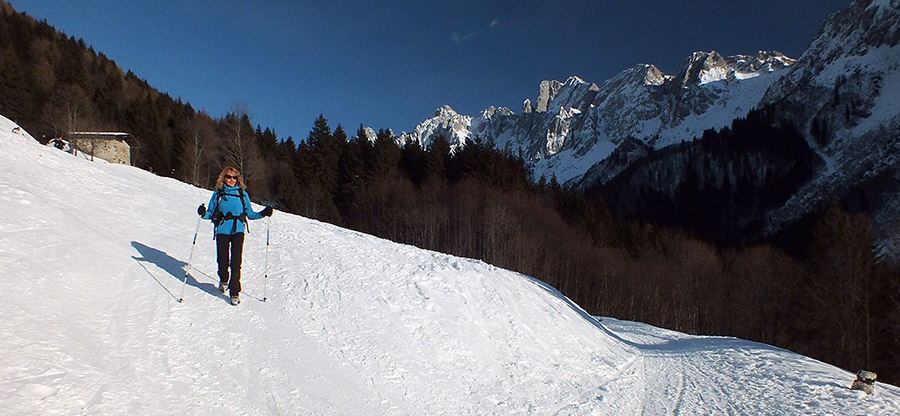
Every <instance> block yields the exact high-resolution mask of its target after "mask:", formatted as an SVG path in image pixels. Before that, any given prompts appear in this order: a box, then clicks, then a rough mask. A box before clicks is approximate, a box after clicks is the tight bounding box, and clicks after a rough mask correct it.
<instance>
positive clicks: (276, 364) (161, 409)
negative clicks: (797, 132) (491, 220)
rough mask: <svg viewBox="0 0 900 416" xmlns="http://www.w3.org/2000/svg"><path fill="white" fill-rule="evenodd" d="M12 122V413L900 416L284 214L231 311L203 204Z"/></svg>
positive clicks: (723, 345) (547, 290) (198, 197)
mask: <svg viewBox="0 0 900 416" xmlns="http://www.w3.org/2000/svg"><path fill="white" fill-rule="evenodd" d="M13 126H14V125H13V124H12V123H11V122H9V121H8V120H6V119H3V118H0V209H2V211H3V213H4V215H2V216H0V229H2V230H3V232H2V233H0V276H2V279H0V290H2V293H4V302H3V303H2V304H0V313H2V314H3V316H4V318H5V319H4V323H3V324H2V325H0V352H2V355H3V356H4V365H3V366H0V409H2V411H0V413H3V414H15V415H73V414H76V415H78V414H84V415H88V414H90V415H95V414H99V415H118V414H191V415H222V414H229V415H231V414H247V415H268V414H291V415H333V414H334V415H351V414H352V415H355V414H379V415H423V414H427V415H434V414H452V415H467V414H478V415H480V414H498V415H509V414H512V415H532V414H540V415H553V414H556V415H585V414H671V415H675V414H785V415H787V414H791V415H793V414H848V413H854V414H855V413H863V414H898V413H900V389H897V388H896V387H894V386H890V385H884V384H878V385H877V387H876V394H875V395H872V396H867V395H865V394H864V393H860V392H854V391H850V390H849V389H848V388H847V387H848V386H849V384H850V382H851V381H852V378H853V374H852V373H850V372H847V371H844V370H841V369H837V368H835V367H833V366H829V365H827V364H824V363H820V362H817V361H815V360H812V359H809V358H806V357H802V356H799V355H796V354H793V353H791V352H788V351H784V350H781V349H778V348H774V347H771V346H767V345H763V344H758V343H753V342H748V341H743V340H738V339H733V338H720V337H692V336H687V335H684V334H680V333H676V332H672V331H667V330H664V329H659V328H654V327H651V326H648V325H644V324H639V323H634V322H627V321H618V320H616V319H613V318H605V319H604V320H603V322H602V323H601V322H598V321H597V320H595V319H594V318H593V317H590V316H589V315H588V314H587V313H586V312H585V311H583V310H582V309H581V308H579V307H578V306H577V305H575V304H574V303H572V302H571V301H570V300H568V299H566V298H565V297H564V296H563V295H562V294H560V293H559V292H558V291H556V289H553V288H552V287H550V286H549V285H547V284H545V283H543V282H540V281H538V280H535V279H532V278H530V277H527V276H523V275H521V274H518V273H513V272H509V271H506V270H502V269H498V268H495V267H493V266H490V265H488V264H485V263H483V262H480V261H476V260H470V259H463V258H458V257H453V256H448V255H444V254H439V253H434V252H430V251H425V250H420V249H417V248H415V247H411V246H407V245H401V244H395V243H390V242H387V241H385V240H381V239H377V238H374V237H371V236H368V235H364V234H361V233H357V232H352V231H348V230H343V229H339V228H337V227H334V226H331V225H328V224H324V223H320V222H317V221H313V220H308V219H305V218H301V217H297V216H293V215H288V214H285V213H282V212H276V214H275V215H274V216H273V217H272V218H271V220H270V221H271V222H269V220H265V219H264V220H260V221H253V222H251V223H250V233H249V234H247V238H246V242H245V246H244V262H243V269H242V272H243V278H242V283H243V287H244V291H243V292H242V303H241V304H240V305H239V306H237V307H233V306H231V305H230V304H229V302H228V299H227V298H226V296H224V295H222V294H220V293H219V292H218V291H217V290H216V286H217V280H218V278H217V276H216V273H215V269H216V265H215V258H214V242H213V240H212V229H211V226H210V225H209V223H208V222H203V223H201V225H200V227H199V232H198V235H197V238H196V244H195V245H194V246H192V245H191V241H192V239H193V235H192V231H194V230H195V229H197V217H196V214H195V211H196V206H197V205H199V203H201V202H206V201H207V200H208V198H209V195H210V191H208V190H203V189H198V188H195V187H192V186H188V185H185V184H182V183H180V182H178V181H175V180H172V179H168V178H162V177H157V176H155V175H152V174H150V173H147V172H144V171H141V170H138V169H135V168H132V167H128V166H120V165H111V164H107V163H105V162H100V161H98V162H93V163H92V162H89V161H86V160H84V159H83V158H77V157H73V156H71V155H69V154H66V153H64V152H61V151H58V150H56V149H52V148H48V147H44V146H41V145H39V144H37V143H36V142H34V141H33V140H32V139H31V138H30V137H27V136H25V135H20V134H11V133H9V132H10V131H11V130H12V128H13ZM249 191H250V194H251V195H252V194H253V191H252V189H250V190H249ZM260 208H261V207H260V206H256V205H254V209H256V210H259V209H260ZM267 229H268V231H269V232H270V235H271V239H270V245H269V268H268V279H265V278H264V277H265V276H266V269H265V262H264V259H265V255H266V231H267ZM192 250H193V254H192ZM188 259H190V261H191V264H190V266H188ZM185 270H187V271H188V275H187V277H186V280H185ZM182 282H185V284H184V285H183V283H182ZM182 289H184V292H183V293H184V302H178V300H179V298H181V294H182ZM264 297H265V298H266V301H265V302H264V301H263V298H264Z"/></svg>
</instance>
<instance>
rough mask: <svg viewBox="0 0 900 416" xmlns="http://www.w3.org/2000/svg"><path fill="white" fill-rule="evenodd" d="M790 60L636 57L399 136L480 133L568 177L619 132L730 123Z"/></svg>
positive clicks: (548, 172)
mask: <svg viewBox="0 0 900 416" xmlns="http://www.w3.org/2000/svg"><path fill="white" fill-rule="evenodd" d="M793 63H794V59H791V58H789V57H787V56H785V55H783V54H781V53H779V52H774V51H760V52H759V53H757V54H756V55H755V56H749V55H736V56H730V57H723V56H722V55H720V54H719V53H717V52H715V51H712V52H695V53H693V54H692V56H691V57H689V58H688V59H687V60H686V61H685V64H684V67H683V69H682V70H681V71H680V72H679V73H678V74H677V75H667V74H664V73H662V72H661V71H660V70H659V69H658V68H656V67H655V66H653V65H649V64H639V65H635V66H634V67H632V68H629V69H627V70H625V71H622V72H621V73H620V74H618V75H616V76H615V77H613V78H611V79H609V80H607V81H606V82H605V83H603V85H602V86H598V85H597V84H594V83H590V82H586V81H584V80H582V79H581V78H579V77H577V76H572V77H569V78H568V79H567V80H566V81H565V82H560V81H556V80H546V81H543V82H541V84H540V86H539V88H538V96H537V99H536V100H535V101H533V102H532V100H531V99H527V100H525V102H524V103H523V106H522V113H521V114H514V113H513V112H512V111H510V110H508V109H503V111H502V112H500V113H499V114H497V112H496V111H495V109H493V108H492V109H488V110H485V111H484V112H482V113H481V114H480V115H478V116H475V117H471V116H464V115H460V114H458V113H456V112H455V111H452V110H449V111H448V109H449V107H446V106H445V107H443V108H441V109H439V110H438V111H437V112H436V113H435V115H434V117H432V118H429V119H428V120H425V121H424V122H422V123H421V124H419V126H417V127H416V128H415V129H414V131H413V132H411V133H403V134H402V135H401V138H400V141H401V142H406V141H409V140H415V141H417V142H419V143H421V144H423V145H425V146H427V145H429V144H430V143H431V141H432V140H433V138H434V137H436V135H444V136H445V137H447V138H448V139H449V140H450V142H451V145H458V144H464V143H465V141H466V140H470V139H473V138H475V137H479V138H481V139H483V140H490V141H493V142H494V143H496V145H497V146H498V147H499V148H501V149H507V150H509V151H511V152H512V153H513V154H521V155H522V156H523V157H524V158H525V161H526V163H527V164H528V165H529V167H531V168H532V169H533V171H534V176H535V178H538V177H540V176H546V177H550V176H556V177H557V179H558V180H559V181H560V182H570V181H571V182H574V181H577V180H578V179H580V178H581V177H582V176H583V175H584V174H585V173H586V172H587V171H588V169H589V168H590V167H591V166H593V165H595V164H597V163H598V162H600V161H602V160H603V159H605V158H606V157H607V156H609V155H610V154H611V153H612V151H613V150H614V149H615V148H616V147H617V146H618V145H620V144H621V143H622V142H623V141H624V140H626V139H628V138H633V139H637V140H640V141H642V142H644V143H646V144H648V145H650V146H652V147H657V148H658V147H664V146H667V145H669V144H673V143H678V142H679V141H681V140H691V139H693V138H694V137H697V136H700V135H701V134H702V133H703V131H704V130H707V129H710V128H715V129H717V128H721V127H725V126H728V125H730V124H731V121H732V120H734V119H735V118H737V117H743V116H745V115H746V114H747V112H748V111H750V110H751V109H752V108H754V107H755V106H756V105H757V104H758V103H759V100H760V99H761V98H762V96H763V94H764V93H765V92H766V89H767V88H768V87H769V86H770V85H771V84H772V83H773V82H774V81H775V80H777V79H778V75H776V74H781V73H782V70H783V69H784V68H787V67H789V66H790V65H792V64H793Z"/></svg>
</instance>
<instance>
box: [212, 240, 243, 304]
mask: <svg viewBox="0 0 900 416" xmlns="http://www.w3.org/2000/svg"><path fill="white" fill-rule="evenodd" d="M243 251H244V233H238V234H232V235H228V234H216V262H217V263H219V281H220V282H223V283H224V282H228V292H230V295H231V296H237V294H238V293H241V256H242V253H243ZM229 254H230V258H229ZM229 266H230V267H231V279H229V278H228V267H229Z"/></svg>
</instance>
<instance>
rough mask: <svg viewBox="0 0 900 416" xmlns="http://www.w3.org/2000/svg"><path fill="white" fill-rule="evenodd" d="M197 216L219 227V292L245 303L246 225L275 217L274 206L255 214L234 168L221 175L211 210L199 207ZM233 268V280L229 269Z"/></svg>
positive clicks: (241, 180) (217, 250) (217, 249)
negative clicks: (241, 297) (253, 221)
mask: <svg viewBox="0 0 900 416" xmlns="http://www.w3.org/2000/svg"><path fill="white" fill-rule="evenodd" d="M197 214H199V215H200V216H201V217H203V219H207V220H212V222H213V224H214V225H215V227H216V262H217V263H218V264H219V292H222V293H225V289H228V291H229V294H230V295H231V304H232V305H237V304H238V303H241V300H240V297H238V294H239V293H241V256H242V252H243V249H244V229H245V228H244V226H245V225H246V224H247V220H258V219H261V218H263V217H268V216H271V215H272V207H266V208H264V209H263V210H262V211H260V212H253V210H252V209H251V207H250V196H249V195H247V192H245V191H244V181H243V179H241V174H240V173H238V171H237V169H235V168H233V167H230V166H229V167H226V168H225V169H222V172H220V173H219V179H218V180H217V181H216V190H215V192H213V195H212V198H210V199H209V210H207V209H206V207H205V206H204V205H202V204H201V205H200V206H199V207H197ZM229 266H230V267H231V278H230V279H229V276H228V268H229Z"/></svg>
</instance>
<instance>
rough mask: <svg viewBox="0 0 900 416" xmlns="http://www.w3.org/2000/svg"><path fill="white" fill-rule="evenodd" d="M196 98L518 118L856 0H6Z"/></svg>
mask: <svg viewBox="0 0 900 416" xmlns="http://www.w3.org/2000/svg"><path fill="white" fill-rule="evenodd" d="M9 2H10V3H11V4H12V6H13V7H14V8H15V9H16V10H17V11H20V12H24V13H27V14H28V15H30V16H32V17H35V18H37V19H38V20H46V21H47V22H48V23H49V24H50V25H52V26H54V27H56V28H57V29H59V30H61V31H62V32H64V33H65V34H67V35H69V36H74V37H75V38H80V39H83V40H84V41H85V43H87V44H88V45H90V46H93V48H94V50H96V51H98V52H102V53H103V54H105V55H106V56H107V57H109V58H110V59H112V60H114V61H115V62H116V63H118V64H119V66H121V67H122V68H123V69H124V70H126V71H127V70H131V71H133V72H134V73H135V74H137V75H138V76H139V77H140V78H143V79H145V80H146V81H147V82H149V83H150V85H152V86H153V87H155V88H157V89H159V90H160V91H163V92H165V93H168V94H169V95H171V96H172V97H176V98H177V97H180V98H181V99H182V100H183V101H185V102H189V103H190V104H191V105H192V106H193V107H194V108H195V109H197V110H204V111H206V112H207V113H209V114H210V115H211V116H213V117H222V116H224V115H225V114H226V112H228V111H229V110H231V109H233V108H235V103H244V104H245V105H246V108H247V109H248V110H249V113H250V115H251V117H252V121H253V124H254V126H255V125H261V126H262V127H263V128H266V127H269V128H273V129H275V131H276V133H277V134H278V136H279V137H282V138H285V137H287V136H293V137H294V138H295V139H304V138H306V136H307V135H308V134H309V131H310V129H311V128H312V125H313V121H314V120H315V119H316V117H318V115H319V114H323V115H324V116H325V118H326V119H328V121H329V124H330V125H331V127H332V128H334V127H336V126H337V125H338V124H339V123H340V124H342V125H343V126H344V129H345V130H346V131H347V133H348V134H349V135H353V134H355V132H356V130H357V128H358V127H359V125H360V124H363V125H366V126H370V127H373V128H375V129H376V130H377V129H379V128H391V129H393V130H394V131H395V132H396V133H400V132H401V131H410V130H412V129H413V128H414V127H415V125H416V124H417V123H419V122H421V121H422V120H424V119H426V118H428V117H430V116H431V115H432V114H433V113H434V111H435V110H436V109H437V108H438V107H440V106H442V105H445V104H447V105H450V106H451V107H453V108H454V109H455V110H456V111H458V112H460V113H463V114H469V115H475V114H477V113H478V112H479V111H481V110H483V109H485V108H487V107H489V106H491V105H494V106H506V107H509V108H510V109H512V110H513V111H514V112H516V113H518V112H519V111H520V110H521V105H522V102H523V101H524V100H525V99H526V98H531V99H532V100H534V98H535V97H536V96H537V92H538V86H539V84H540V82H541V81H542V80H545V79H557V80H561V81H564V80H565V79H566V78H568V77H569V76H572V75H577V76H579V77H581V78H582V79H584V80H585V81H590V82H595V83H597V84H602V83H603V82H604V81H605V80H607V79H609V78H611V77H613V76H615V75H616V74H617V73H619V72H621V71H623V70H625V69H627V68H630V67H632V66H633V65H635V64H638V63H650V64H654V65H656V66H658V67H659V68H660V69H661V70H662V71H663V72H666V73H669V74H672V73H675V72H677V71H678V70H679V69H680V68H681V65H682V63H683V61H684V60H685V59H686V58H687V57H689V56H690V54H691V53H692V52H694V51H701V50H702V51H710V50H716V51H718V52H719V53H721V54H723V55H735V54H755V53H756V52H757V51H758V50H777V51H781V52H783V53H785V54H787V55H788V56H792V57H795V58H796V57H799V56H800V54H801V53H802V52H803V50H804V49H805V48H806V46H807V45H808V43H809V41H810V40H812V37H813V35H814V34H815V32H816V30H817V29H818V27H819V25H820V24H821V23H822V21H823V20H824V19H825V18H826V17H827V16H828V15H829V14H831V13H833V12H836V11H838V10H840V9H842V8H843V7H845V6H847V5H849V3H850V1H849V0H774V1H772V0H756V1H746V2H732V1H722V0H684V1H671V0H666V1H663V0H660V1H644V0H629V1H618V0H617V1H585V0H581V1H578V0H573V1H553V0H548V1H511V0H508V1H491V0H477V1H441V2H431V1H421V0H419V1H391V0H384V1H380V2H371V4H370V5H362V4H363V3H362V2H356V1H344V0H327V1H321V0H319V1H306V0H258V1H238V0H216V1H208V0H194V1H191V0H172V1H166V2H156V1H146V0H139V1H138V0H79V1H73V0H59V1H57V0H9Z"/></svg>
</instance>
